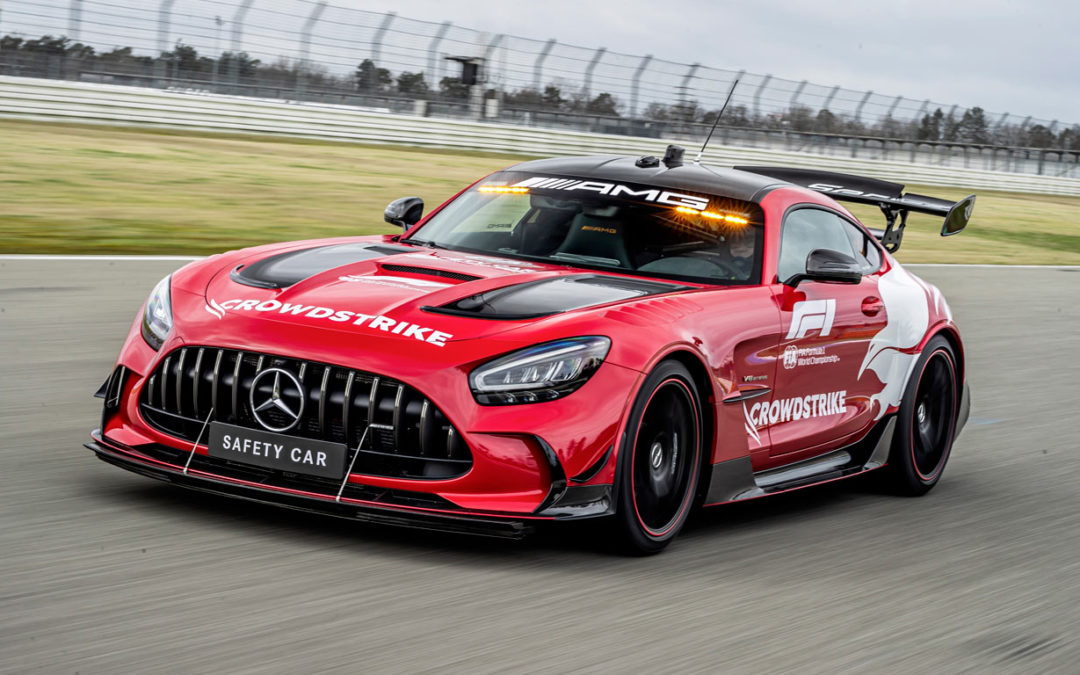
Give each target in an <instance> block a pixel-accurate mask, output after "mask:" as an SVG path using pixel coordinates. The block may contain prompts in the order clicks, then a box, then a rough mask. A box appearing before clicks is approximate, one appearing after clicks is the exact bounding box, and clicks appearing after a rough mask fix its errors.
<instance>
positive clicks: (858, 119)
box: [855, 90, 874, 124]
mask: <svg viewBox="0 0 1080 675" xmlns="http://www.w3.org/2000/svg"><path fill="white" fill-rule="evenodd" d="M873 95H874V92H873V90H870V91H868V92H866V94H865V95H864V96H863V97H862V100H861V101H859V105H857V106H855V122H856V123H857V124H862V109H863V106H864V105H866V102H867V101H869V100H870V97H871V96H873Z"/></svg>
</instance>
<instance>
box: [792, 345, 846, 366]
mask: <svg viewBox="0 0 1080 675" xmlns="http://www.w3.org/2000/svg"><path fill="white" fill-rule="evenodd" d="M783 361H784V368H786V369H787V370H791V369H792V368H795V367H797V366H819V365H821V364H823V363H837V362H839V361H840V356H839V355H837V354H826V353H825V348H824V347H796V346H795V345H788V346H787V347H786V348H785V349H784V357H783Z"/></svg>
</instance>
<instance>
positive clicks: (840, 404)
mask: <svg viewBox="0 0 1080 675" xmlns="http://www.w3.org/2000/svg"><path fill="white" fill-rule="evenodd" d="M846 401H847V391H846V390H840V391H834V392H830V393H828V394H809V395H807V396H796V397H794V398H780V399H776V400H775V401H773V402H772V403H768V402H761V403H755V404H754V405H753V406H751V407H750V411H749V413H748V414H747V416H746V420H747V425H748V426H754V427H755V428H758V429H761V428H763V427H767V426H772V425H774V424H782V423H784V422H798V421H799V420H806V419H810V418H812V417H828V416H829V415H842V414H843V413H844V410H845V408H846V405H847V404H846ZM743 407H744V408H745V407H746V406H745V404H744V405H743Z"/></svg>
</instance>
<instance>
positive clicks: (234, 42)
mask: <svg viewBox="0 0 1080 675" xmlns="http://www.w3.org/2000/svg"><path fill="white" fill-rule="evenodd" d="M254 2H255V0H243V2H241V3H240V6H239V7H237V8H236V13H235V14H233V18H232V39H231V40H230V42H229V50H230V51H231V52H232V61H231V62H230V63H229V80H230V81H231V82H232V83H233V84H240V59H239V58H237V55H238V54H240V52H241V50H242V49H243V48H244V45H243V41H244V17H245V16H247V12H248V10H249V9H251V5H252V3H254Z"/></svg>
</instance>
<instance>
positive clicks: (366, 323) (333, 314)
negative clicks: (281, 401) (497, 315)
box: [206, 298, 454, 347]
mask: <svg viewBox="0 0 1080 675" xmlns="http://www.w3.org/2000/svg"><path fill="white" fill-rule="evenodd" d="M215 308H216V309H217V310H218V311H220V312H221V316H218V318H219V319H220V318H222V317H223V316H225V311H226V310H228V311H233V312H258V313H263V314H265V313H270V314H275V315H286V316H306V317H308V318H309V319H325V320H327V321H334V322H336V323H348V324H351V325H353V326H362V327H365V328H367V329H369V330H381V331H383V332H384V333H391V334H393V335H400V336H401V337H405V338H410V337H411V338H413V339H414V340H419V341H420V342H426V343H428V344H432V345H435V346H436V347H445V346H446V341H447V340H452V339H453V338H454V336H453V335H451V334H450V333H444V332H442V331H437V330H435V329H433V328H428V327H427V326H420V325H417V324H415V323H409V322H408V321H398V320H397V319H391V318H390V317H388V316H382V315H381V314H375V315H372V314H361V313H360V312H353V311H349V310H344V309H333V308H332V307H321V306H318V305H299V304H293V303H290V302H281V301H279V300H263V301H261V302H260V301H259V300H243V299H240V298H236V299H233V300H226V301H225V302H222V303H217V302H215V301H214V300H211V301H210V304H209V305H208V306H207V307H206V311H208V312H210V313H211V314H214V316H217V313H216V312H215V311H213V310H214V309H215Z"/></svg>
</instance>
